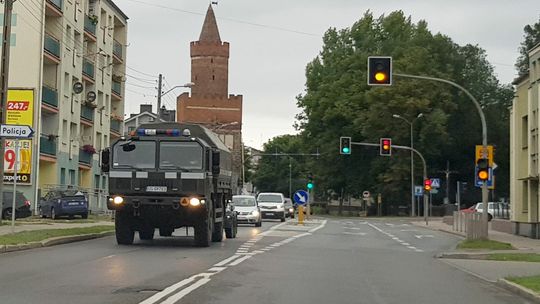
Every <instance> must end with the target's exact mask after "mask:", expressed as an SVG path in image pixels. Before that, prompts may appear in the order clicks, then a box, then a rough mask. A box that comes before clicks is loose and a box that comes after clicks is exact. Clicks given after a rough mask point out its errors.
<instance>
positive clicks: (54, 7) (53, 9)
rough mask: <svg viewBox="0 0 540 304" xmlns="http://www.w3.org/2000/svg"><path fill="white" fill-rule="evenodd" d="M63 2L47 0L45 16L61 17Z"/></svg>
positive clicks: (60, 0)
mask: <svg viewBox="0 0 540 304" xmlns="http://www.w3.org/2000/svg"><path fill="white" fill-rule="evenodd" d="M63 2H64V1H63V0H47V2H46V10H45V14H46V15H47V16H53V17H61V16H62V4H63Z"/></svg>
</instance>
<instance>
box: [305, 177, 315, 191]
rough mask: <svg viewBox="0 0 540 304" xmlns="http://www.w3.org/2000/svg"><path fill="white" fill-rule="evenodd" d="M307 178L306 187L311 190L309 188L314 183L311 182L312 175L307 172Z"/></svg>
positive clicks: (311, 187)
mask: <svg viewBox="0 0 540 304" xmlns="http://www.w3.org/2000/svg"><path fill="white" fill-rule="evenodd" d="M307 179H308V182H307V185H306V187H307V188H308V190H311V189H313V186H314V184H313V175H312V174H309V175H308V177H307Z"/></svg>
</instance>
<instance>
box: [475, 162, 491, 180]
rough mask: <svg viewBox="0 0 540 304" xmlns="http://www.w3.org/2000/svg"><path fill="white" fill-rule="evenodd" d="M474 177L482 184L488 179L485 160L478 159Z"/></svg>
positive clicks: (487, 164) (487, 166) (487, 165)
mask: <svg viewBox="0 0 540 304" xmlns="http://www.w3.org/2000/svg"><path fill="white" fill-rule="evenodd" d="M476 177H477V178H478V180H480V181H482V182H485V181H487V180H488V179H489V160H488V159H487V158H480V159H478V161H477V162H476Z"/></svg>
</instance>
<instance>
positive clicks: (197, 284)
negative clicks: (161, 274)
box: [161, 278, 210, 304]
mask: <svg viewBox="0 0 540 304" xmlns="http://www.w3.org/2000/svg"><path fill="white" fill-rule="evenodd" d="M208 282H210V278H204V279H200V280H198V281H197V282H195V284H193V285H190V286H189V287H187V288H185V289H182V290H181V291H180V292H178V293H177V294H175V295H173V296H170V297H169V298H167V300H166V301H164V302H163V303H161V304H174V303H176V302H178V301H179V300H180V299H182V298H183V297H185V296H187V295H188V294H189V293H191V292H192V291H194V290H195V289H197V288H199V287H201V286H203V285H204V284H206V283H208Z"/></svg>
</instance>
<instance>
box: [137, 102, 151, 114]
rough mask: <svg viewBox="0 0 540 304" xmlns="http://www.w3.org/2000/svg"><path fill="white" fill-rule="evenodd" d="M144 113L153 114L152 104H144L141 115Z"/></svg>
mask: <svg viewBox="0 0 540 304" xmlns="http://www.w3.org/2000/svg"><path fill="white" fill-rule="evenodd" d="M143 112H148V113H152V105H151V104H142V105H141V111H140V113H143Z"/></svg>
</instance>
